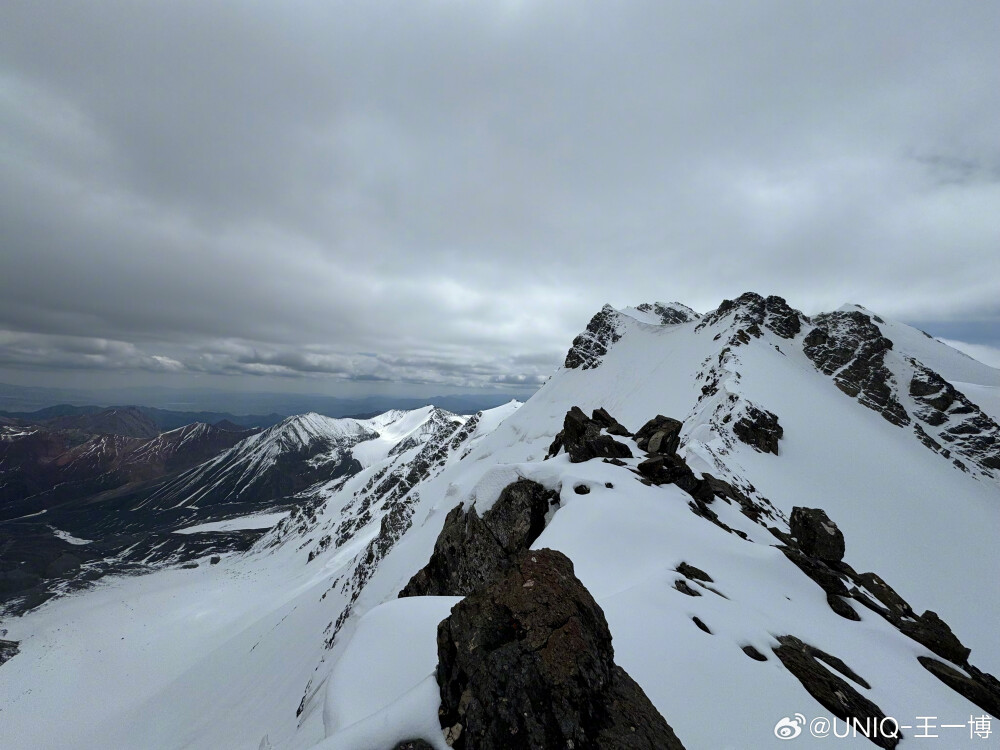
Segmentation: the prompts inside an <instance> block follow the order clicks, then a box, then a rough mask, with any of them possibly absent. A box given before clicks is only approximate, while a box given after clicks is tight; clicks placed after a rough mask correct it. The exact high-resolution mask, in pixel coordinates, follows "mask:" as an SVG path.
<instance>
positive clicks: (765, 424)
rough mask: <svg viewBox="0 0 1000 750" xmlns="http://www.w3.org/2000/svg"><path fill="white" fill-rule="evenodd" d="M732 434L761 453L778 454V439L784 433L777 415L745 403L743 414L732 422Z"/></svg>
mask: <svg viewBox="0 0 1000 750" xmlns="http://www.w3.org/2000/svg"><path fill="white" fill-rule="evenodd" d="M733 434H734V435H736V437H738V438H739V439H740V440H742V441H743V442H744V443H746V444H747V445H750V446H753V447H754V448H755V449H756V450H758V451H760V452H761V453H773V454H774V455H776V456H777V455H778V441H779V440H781V437H782V436H783V435H784V434H785V431H784V429H782V427H781V425H780V424H778V416H777V415H776V414H773V413H772V412H769V411H768V410H767V409H758V408H757V407H756V406H753V405H752V404H747V406H746V409H745V410H744V412H743V415H742V416H741V417H740V418H739V419H738V420H736V422H735V423H734V424H733Z"/></svg>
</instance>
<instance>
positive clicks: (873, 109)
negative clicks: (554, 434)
mask: <svg viewBox="0 0 1000 750" xmlns="http://www.w3.org/2000/svg"><path fill="white" fill-rule="evenodd" d="M998 22H1000V8H997V7H996V6H995V5H993V4H989V3H980V2H959V3H949V4H947V6H945V5H944V4H940V3H937V4H935V3H912V2H906V3H903V2H898V3H893V2H886V3H878V4H873V3H868V2H855V3H852V2H847V3H836V4H815V3H808V4H807V3H800V2H793V1H789V2H743V3H731V4H716V3H699V4H691V3H671V2H661V1H660V0H657V1H656V2H626V3H600V2H595V3H586V4H581V3H576V2H569V1H568V0H567V1H565V2H558V1H553V2H545V3H525V2H515V1H514V0H510V1H506V2H498V3H493V4H485V3H452V2H440V1H438V2H421V3H416V2H384V3H366V4H341V3H336V4H334V3H325V2H305V3H297V4H296V5H295V6H294V8H290V6H288V5H287V4H282V3H255V4H246V3H237V2H212V3H205V2H200V1H199V2H193V0H179V1H178V2H170V3H134V2H125V1H124V0H121V1H119V2H114V1H112V0H109V1H108V2H102V3H89V4H85V3H70V2H58V1H57V2H53V3H44V4H39V3H29V2H21V1H20V0H14V2H9V3H5V4H4V6H3V9H2V10H0V137H2V139H3V143H4V150H3V152H2V153H0V159H2V163H3V169H2V170H0V228H2V229H0V252H2V254H3V274H2V275H0V329H3V330H5V331H7V332H8V333H6V334H4V336H5V338H2V339H0V367H3V368H4V370H2V371H0V376H6V375H7V374H9V373H14V374H15V375H16V374H17V373H18V372H25V371H28V370H45V369H52V368H59V369H63V370H72V369H73V368H106V369H108V370H109V371H111V370H142V371H145V372H159V373H163V374H164V376H166V375H170V374H173V375H177V372H178V371H182V372H187V373H209V374H213V375H219V376H222V375H230V376H232V377H239V378H243V377H248V376H256V377H258V378H262V377H277V378H297V377H303V378H312V379H315V380H316V381H317V382H319V381H322V380H324V379H326V380H329V381H330V382H331V383H335V382H340V381H345V382H346V381H355V382H358V381H363V382H381V381H382V380H395V381H400V382H412V383H420V382H429V383H442V384H451V385H456V386H462V387H475V386H481V387H492V386H495V385H499V384H528V385H530V384H533V383H537V382H538V380H539V379H542V378H544V377H545V376H546V375H547V374H548V373H549V372H550V371H551V369H552V368H553V367H554V366H555V365H556V364H558V363H559V361H560V360H561V357H562V355H563V354H564V352H565V349H566V348H567V347H568V345H569V342H570V340H571V339H572V337H573V335H574V334H575V333H576V332H577V331H579V330H580V329H581V328H582V327H583V325H585V323H586V321H587V320H588V319H589V317H590V315H591V314H592V313H593V312H594V311H596V310H597V309H599V308H600V306H601V305H602V304H603V303H605V302H611V303H612V304H614V305H618V306H621V305H626V304H634V303H637V302H640V301H644V300H653V299H660V300H671V299H678V300H680V301H683V302H685V303H687V304H689V305H691V306H692V307H694V308H696V309H700V310H706V309H709V308H712V307H714V306H715V305H717V304H718V302H719V301H720V300H721V299H722V298H723V297H727V296H728V297H732V296H735V295H737V294H739V293H740V292H742V291H745V290H746V289H755V290H757V291H761V292H763V293H777V294H781V295H782V296H785V297H787V298H788V299H789V301H790V302H791V303H792V304H793V305H795V306H798V307H801V308H803V309H805V310H806V311H816V310H819V309H824V308H827V309H828V308H832V307H837V306H839V305H840V304H842V303H844V302H846V301H853V302H860V303H863V304H864V305H866V306H867V307H869V308H871V309H874V310H878V311H879V312H881V313H883V314H886V315H890V316H894V317H899V318H903V319H907V320H924V321H927V320H936V321H942V323H949V322H958V323H960V322H961V321H963V320H972V319H975V320H979V321H986V324H987V325H988V326H991V327H993V330H995V327H996V324H997V322H998V320H1000V307H998V305H997V303H996V300H997V299H1000V276H998V275H997V274H996V273H991V272H989V269H991V268H992V267H994V266H995V263H996V260H995V256H996V248H997V247H998V246H1000V221H998V220H997V216H1000V172H998V165H1000V137H998V136H997V133H996V128H995V123H996V122H997V121H998V119H1000V67H998V66H997V65H996V57H995V43H996V42H995V29H996V28H997V27H998ZM98 341H101V342H105V344H104V345H105V346H106V347H107V349H106V350H105V351H103V352H85V351H75V350H74V349H81V348H86V347H87V346H94V345H95V344H94V343H93V342H98ZM158 358H159V359H158ZM164 363H169V364H164ZM157 368H159V369H157ZM67 377H71V375H67Z"/></svg>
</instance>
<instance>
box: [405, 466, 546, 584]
mask: <svg viewBox="0 0 1000 750" xmlns="http://www.w3.org/2000/svg"><path fill="white" fill-rule="evenodd" d="M554 498H555V493H553V492H550V491H549V490H546V489H545V488H544V487H543V486H542V485H540V484H538V483H537V482H532V481H531V480H528V479H519V480H518V481H516V482H513V483H512V484H509V485H507V486H506V487H505V488H504V489H503V491H502V492H501V493H500V497H499V498H497V501H496V502H495V503H494V504H493V507H491V508H490V509H489V510H488V511H486V512H485V513H484V514H483V516H482V517H481V518H480V516H479V513H478V512H477V511H476V509H475V507H472V508H469V509H468V510H467V511H466V510H464V509H463V508H462V506H460V505H459V506H457V507H455V508H453V509H452V510H451V512H450V513H448V515H447V517H446V518H445V521H444V527H443V528H442V529H441V533H440V534H439V535H438V538H437V541H436V542H435V543H434V552H433V553H432V554H431V559H430V561H429V562H428V563H427V565H426V566H424V567H423V568H422V569H421V570H419V571H417V573H416V574H415V575H414V576H413V577H412V578H411V579H410V581H409V583H407V584H406V586H405V587H404V588H403V590H402V591H401V592H400V594H399V595H400V596H401V597H404V596H467V595H468V594H471V593H472V592H473V591H477V590H479V589H481V588H482V587H484V586H486V585H487V584H489V583H490V582H491V581H493V580H495V579H496V578H497V577H498V576H499V575H501V574H502V573H503V572H504V571H505V570H507V569H508V568H509V567H510V566H511V564H512V560H513V557H514V556H515V555H516V554H517V553H518V552H520V551H521V550H524V549H527V548H528V547H529V546H531V543H532V542H534V541H535V539H537V538H538V535H539V534H541V533H542V530H543V529H544V528H545V514H546V512H547V511H548V509H549V505H550V503H551V501H552V500H553V499H554Z"/></svg>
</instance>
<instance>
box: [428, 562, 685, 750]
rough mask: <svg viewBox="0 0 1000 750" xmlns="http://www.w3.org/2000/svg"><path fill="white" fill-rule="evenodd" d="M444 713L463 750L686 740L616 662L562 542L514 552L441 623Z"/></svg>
mask: <svg viewBox="0 0 1000 750" xmlns="http://www.w3.org/2000/svg"><path fill="white" fill-rule="evenodd" d="M437 643H438V660H439V661H438V668H437V681H438V685H439V686H440V690H441V709H440V714H441V723H442V726H443V727H444V728H445V731H447V732H448V733H449V734H450V737H451V739H452V746H453V747H455V748H460V749H464V750H500V749H501V748H502V749H504V750H518V749H519V748H547V747H552V748H557V747H558V748H574V749H575V750H584V749H586V748H593V749H595V750H596V749H597V748H602V749H607V750H618V749H620V750H625V749H626V748H629V749H630V750H631V749H633V748H639V749H644V748H648V750H654V748H655V749H656V750H679V749H680V748H682V747H683V745H682V744H681V743H680V741H679V740H678V739H677V737H676V735H675V734H674V732H673V730H672V729H671V728H670V726H669V725H668V724H667V722H666V721H665V720H664V718H663V717H662V716H661V715H660V714H659V712H658V711H657V710H656V708H655V707H654V706H653V704H652V703H651V702H650V701H649V699H648V698H647V697H646V695H645V693H643V691H642V688H640V687H639V685H637V684H636V683H635V681H634V680H632V678H631V677H629V675H628V674H627V673H626V672H625V670H623V669H622V668H621V667H619V666H617V665H616V664H615V663H614V649H613V648H612V645H611V633H610V631H609V629H608V624H607V621H606V620H605V617H604V613H603V611H602V610H601V608H600V607H599V606H598V605H597V602H595V601H594V598H593V597H592V596H591V595H590V593H589V592H588V591H587V589H586V588H584V586H583V584H582V583H580V581H579V579H577V578H576V576H575V575H574V572H573V564H572V563H571V562H570V560H569V559H568V558H567V557H566V556H565V555H563V554H562V553H560V552H555V551H553V550H548V549H542V550H530V551H525V552H522V553H520V555H519V556H518V557H517V558H516V560H515V561H514V564H513V565H512V567H511V568H510V569H509V570H508V571H506V572H505V573H504V575H503V576H501V577H500V578H498V579H497V580H496V581H494V582H493V583H492V584H491V585H489V586H488V587H486V588H485V589H483V590H481V591H479V592H477V593H474V594H471V595H469V596H467V597H466V598H465V599H464V600H463V601H461V602H459V603H458V604H456V605H455V607H454V608H453V609H452V611H451V615H450V616H449V617H448V618H447V619H445V620H444V621H443V622H442V623H441V624H440V625H439V626H438V635H437Z"/></svg>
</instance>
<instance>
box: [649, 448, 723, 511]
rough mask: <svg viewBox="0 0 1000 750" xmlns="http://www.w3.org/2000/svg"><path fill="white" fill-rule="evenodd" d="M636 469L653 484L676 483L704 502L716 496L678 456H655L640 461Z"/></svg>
mask: <svg viewBox="0 0 1000 750" xmlns="http://www.w3.org/2000/svg"><path fill="white" fill-rule="evenodd" d="M636 469H637V470H638V471H639V473H640V474H641V475H642V476H644V477H646V478H647V479H649V480H650V481H652V483H653V484H676V485H677V486H678V487H680V488H681V489H682V490H684V491H685V492H688V493H690V494H691V495H692V496H697V497H698V498H699V499H701V500H702V501H703V502H705V501H706V499H707V501H711V500H712V499H713V498H714V495H712V493H711V490H710V489H709V488H708V485H706V484H705V483H704V482H702V481H701V480H700V479H698V478H697V477H696V476H695V475H694V472H693V471H691V468H690V467H689V466H688V465H687V464H686V463H684V461H682V460H681V459H680V458H678V457H677V456H653V457H652V458H647V459H646V460H645V461H642V462H640V463H639V465H638V466H636Z"/></svg>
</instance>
